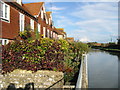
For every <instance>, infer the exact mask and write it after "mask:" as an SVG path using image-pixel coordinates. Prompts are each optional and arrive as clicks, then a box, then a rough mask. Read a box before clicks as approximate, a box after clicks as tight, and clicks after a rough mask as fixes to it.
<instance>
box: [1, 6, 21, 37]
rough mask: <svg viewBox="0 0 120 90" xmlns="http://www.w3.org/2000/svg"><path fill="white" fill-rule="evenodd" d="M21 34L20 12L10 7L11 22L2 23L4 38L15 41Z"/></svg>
mask: <svg viewBox="0 0 120 90" xmlns="http://www.w3.org/2000/svg"><path fill="white" fill-rule="evenodd" d="M18 33H19V12H18V11H17V10H16V9H14V8H13V7H10V22H5V21H2V38H5V39H14V38H15V37H17V36H18Z"/></svg>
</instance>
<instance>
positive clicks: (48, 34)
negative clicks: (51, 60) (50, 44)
mask: <svg viewBox="0 0 120 90" xmlns="http://www.w3.org/2000/svg"><path fill="white" fill-rule="evenodd" d="M47 36H48V38H49V37H50V32H49V29H47Z"/></svg>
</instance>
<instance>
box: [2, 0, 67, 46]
mask: <svg viewBox="0 0 120 90" xmlns="http://www.w3.org/2000/svg"><path fill="white" fill-rule="evenodd" d="M9 1H10V0H9ZM44 4H45V3H44V2H37V3H27V4H23V3H22V1H21V0H14V1H12V0H11V1H10V2H8V0H6V1H5V0H2V1H0V5H1V17H0V18H1V19H0V21H1V25H0V26H1V27H0V28H1V33H2V34H1V36H0V42H1V43H2V45H5V44H7V43H9V42H11V41H13V40H15V39H20V37H19V34H20V32H23V31H24V30H26V29H27V28H28V27H30V31H31V34H32V37H34V36H35V35H34V34H35V32H36V31H38V33H39V36H40V37H41V38H46V37H48V38H54V39H59V35H63V36H64V35H66V33H65V32H64V33H61V31H59V30H56V28H55V27H54V26H53V21H52V12H46V10H45V6H44Z"/></svg>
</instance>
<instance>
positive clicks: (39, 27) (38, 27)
mask: <svg viewBox="0 0 120 90" xmlns="http://www.w3.org/2000/svg"><path fill="white" fill-rule="evenodd" d="M38 32H40V24H38Z"/></svg>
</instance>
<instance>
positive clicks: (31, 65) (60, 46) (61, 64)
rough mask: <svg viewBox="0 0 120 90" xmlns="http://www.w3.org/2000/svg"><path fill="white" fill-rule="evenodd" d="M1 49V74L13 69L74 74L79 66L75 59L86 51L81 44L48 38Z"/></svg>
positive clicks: (16, 43) (12, 44)
mask: <svg viewBox="0 0 120 90" xmlns="http://www.w3.org/2000/svg"><path fill="white" fill-rule="evenodd" d="M2 47H3V48H2V64H3V65H2V66H3V68H2V70H3V74H4V73H7V72H11V71H13V70H15V69H23V70H31V71H33V72H35V71H37V70H54V71H62V72H67V73H68V74H69V73H70V72H73V73H74V72H75V71H76V70H77V69H76V68H77V66H78V65H79V64H80V61H76V60H75V58H76V57H81V55H82V53H84V52H85V51H87V46H86V45H85V44H83V43H81V42H74V43H68V42H67V41H66V40H52V39H49V38H43V39H40V40H23V41H22V42H21V41H14V42H12V43H9V44H8V45H6V46H2Z"/></svg>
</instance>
